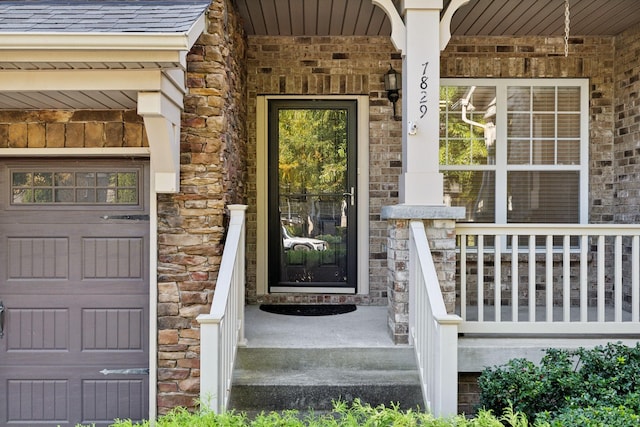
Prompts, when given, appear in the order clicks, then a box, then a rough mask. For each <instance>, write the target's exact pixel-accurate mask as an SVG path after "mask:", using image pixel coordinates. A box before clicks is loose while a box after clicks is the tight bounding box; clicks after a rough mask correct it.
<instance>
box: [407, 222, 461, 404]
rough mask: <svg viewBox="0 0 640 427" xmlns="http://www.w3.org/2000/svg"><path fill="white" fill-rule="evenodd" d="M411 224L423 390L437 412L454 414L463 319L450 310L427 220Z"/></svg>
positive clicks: (414, 323) (414, 328)
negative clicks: (441, 287)
mask: <svg viewBox="0 0 640 427" xmlns="http://www.w3.org/2000/svg"><path fill="white" fill-rule="evenodd" d="M410 227H411V231H410V238H409V240H410V242H409V257H410V258H409V265H410V278H409V283H410V286H411V289H410V290H409V294H410V295H412V298H411V300H410V304H411V307H410V308H409V313H411V319H410V333H411V337H412V340H413V345H414V348H415V351H416V359H417V362H418V366H419V371H420V382H421V385H422V393H423V396H424V400H425V406H426V408H427V409H428V410H429V411H431V412H432V413H433V414H434V415H436V416H451V415H455V414H456V413H457V412H458V407H457V406H458V403H457V402H458V324H459V323H460V322H461V321H462V319H461V318H460V317H459V316H456V315H452V314H447V310H446V308H445V305H444V300H443V298H442V292H441V290H440V285H439V282H438V276H437V274H436V269H435V266H434V264H433V259H432V257H431V250H430V249H429V243H428V242H427V235H426V233H425V230H424V224H423V223H422V221H411V223H410ZM417 308H419V310H418V309H417Z"/></svg>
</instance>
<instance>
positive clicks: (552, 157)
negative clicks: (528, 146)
mask: <svg viewBox="0 0 640 427" xmlns="http://www.w3.org/2000/svg"><path fill="white" fill-rule="evenodd" d="M555 162H556V144H555V141H533V156H532V164H534V165H553V164H555Z"/></svg>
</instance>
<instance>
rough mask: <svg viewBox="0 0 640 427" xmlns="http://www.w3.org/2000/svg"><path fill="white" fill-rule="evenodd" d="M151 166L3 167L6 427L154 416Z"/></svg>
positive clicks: (0, 345)
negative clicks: (150, 397)
mask: <svg viewBox="0 0 640 427" xmlns="http://www.w3.org/2000/svg"><path fill="white" fill-rule="evenodd" d="M148 176H149V173H148V163H146V162H136V161H130V160H129V161H123V160H119V159H112V160H109V161H96V160H91V159H82V160H61V159H50V160H48V161H32V160H23V161H19V160H11V161H7V162H5V163H2V164H0V186H1V191H0V265H2V269H1V270H0V301H1V302H2V306H1V307H2V310H3V312H2V313H0V425H3V426H4V425H29V426H31V425H38V426H47V427H48V426H58V425H60V426H75V425H76V424H77V423H82V424H83V425H91V424H95V425H96V426H107V425H109V424H110V423H112V422H113V420H114V418H122V419H126V418H132V419H134V420H135V419H138V420H140V419H143V418H147V417H148V413H149V412H148V411H149V402H148V395H149V393H148V391H149V377H148V367H149V336H148V324H149V317H148V316H149V269H148V265H149V256H148V254H149V218H148V204H147V203H146V199H147V197H148V195H147V196H146V194H147V191H148V184H147V183H148Z"/></svg>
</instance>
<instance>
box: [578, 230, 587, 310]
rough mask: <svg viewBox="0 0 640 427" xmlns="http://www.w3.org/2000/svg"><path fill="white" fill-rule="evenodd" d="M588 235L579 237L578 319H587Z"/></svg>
mask: <svg viewBox="0 0 640 427" xmlns="http://www.w3.org/2000/svg"><path fill="white" fill-rule="evenodd" d="M588 251H589V236H587V235H584V236H582V239H580V321H581V322H587V321H588V320H589V299H588V296H589V295H588V293H587V291H588V289H589V260H588V258H587V255H588Z"/></svg>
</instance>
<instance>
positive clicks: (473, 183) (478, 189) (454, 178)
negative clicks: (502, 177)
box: [443, 171, 495, 222]
mask: <svg viewBox="0 0 640 427" xmlns="http://www.w3.org/2000/svg"><path fill="white" fill-rule="evenodd" d="M443 175H444V192H445V200H446V203H447V205H450V206H464V207H465V208H466V218H465V220H466V221H474V222H493V221H495V172H493V171H445V172H444V173H443Z"/></svg>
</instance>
